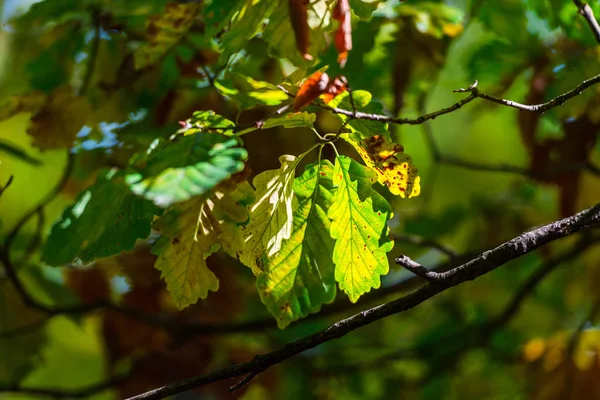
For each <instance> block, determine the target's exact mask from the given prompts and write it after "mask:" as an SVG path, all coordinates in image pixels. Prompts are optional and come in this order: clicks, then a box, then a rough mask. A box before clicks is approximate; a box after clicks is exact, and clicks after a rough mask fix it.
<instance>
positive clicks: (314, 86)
mask: <svg viewBox="0 0 600 400" xmlns="http://www.w3.org/2000/svg"><path fill="white" fill-rule="evenodd" d="M328 86H329V75H327V73H326V72H322V71H317V72H315V73H313V74H312V75H311V76H309V77H308V78H307V79H306V80H305V81H304V83H303V84H302V86H300V90H298V93H297V94H296V100H295V101H294V109H295V110H296V111H298V110H300V109H301V108H303V107H306V106H307V105H309V104H310V102H311V101H313V100H315V99H316V98H317V97H319V96H320V95H322V94H323V93H325V91H326V90H327V87H328Z"/></svg>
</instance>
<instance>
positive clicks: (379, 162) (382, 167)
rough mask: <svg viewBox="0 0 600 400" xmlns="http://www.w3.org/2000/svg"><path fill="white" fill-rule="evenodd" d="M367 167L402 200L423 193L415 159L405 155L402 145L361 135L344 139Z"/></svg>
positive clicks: (380, 136)
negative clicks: (361, 136) (361, 137)
mask: <svg viewBox="0 0 600 400" xmlns="http://www.w3.org/2000/svg"><path fill="white" fill-rule="evenodd" d="M342 137H343V138H344V139H345V140H346V141H348V143H350V144H351V145H352V146H354V148H355V149H356V151H358V154H360V156H361V157H362V159H363V160H364V162H365V164H366V165H367V166H368V167H369V168H372V169H374V170H375V171H377V180H378V181H379V183H381V184H383V185H386V186H387V187H388V189H389V190H390V192H392V193H393V194H395V195H400V196H401V197H407V194H408V198H411V197H415V196H418V195H419V194H420V193H421V185H420V181H421V178H420V177H419V176H418V170H417V167H415V166H414V165H413V162H412V158H411V157H410V156H409V155H408V154H406V153H404V147H402V145H401V144H398V143H394V142H392V141H391V139H390V138H389V137H388V136H384V135H375V136H371V137H367V138H365V139H360V138H358V135H352V136H350V135H347V134H346V135H342Z"/></svg>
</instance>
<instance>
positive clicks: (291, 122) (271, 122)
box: [237, 111, 317, 135]
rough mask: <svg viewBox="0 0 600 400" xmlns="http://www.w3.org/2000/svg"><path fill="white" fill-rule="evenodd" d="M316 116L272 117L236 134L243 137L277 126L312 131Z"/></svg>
mask: <svg viewBox="0 0 600 400" xmlns="http://www.w3.org/2000/svg"><path fill="white" fill-rule="evenodd" d="M316 119H317V116H316V115H315V114H312V113H307V112H305V111H303V112H298V113H289V114H285V115H282V116H280V117H272V118H269V119H267V120H266V121H264V122H262V123H260V124H257V125H255V126H253V127H251V128H247V129H244V130H243V131H240V132H238V133H237V135H244V134H246V133H249V132H252V131H255V130H257V129H269V128H275V127H277V126H283V127H284V128H311V129H314V126H313V124H314V122H315V121H316Z"/></svg>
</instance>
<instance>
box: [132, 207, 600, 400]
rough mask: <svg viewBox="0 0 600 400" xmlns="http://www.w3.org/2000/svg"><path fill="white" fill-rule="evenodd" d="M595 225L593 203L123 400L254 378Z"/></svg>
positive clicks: (598, 220) (597, 215)
mask: <svg viewBox="0 0 600 400" xmlns="http://www.w3.org/2000/svg"><path fill="white" fill-rule="evenodd" d="M599 225H600V204H597V205H595V206H593V207H591V208H589V209H587V210H585V211H582V212H580V213H578V214H575V215H573V216H571V217H568V218H565V219H562V220H559V221H556V222H553V223H551V224H548V225H545V226H542V227H540V228H537V229H535V230H532V231H530V232H526V233H524V234H522V235H520V236H518V237H516V238H514V239H512V240H510V241H508V242H506V243H504V244H502V245H500V246H498V247H496V248H494V249H492V250H489V251H486V252H484V253H482V254H480V255H479V256H478V257H476V258H474V259H472V260H471V261H469V262H467V263H465V264H463V265H461V266H459V267H457V268H454V269H452V270H450V271H447V272H444V273H441V274H440V279H439V280H438V281H436V283H434V284H432V283H430V284H427V285H426V286H423V287H422V288H420V289H418V290H417V291H415V292H413V293H411V294H409V295H406V296H404V297H401V298H399V299H396V300H393V301H391V302H388V303H385V304H382V305H380V306H377V307H373V308H371V309H368V310H365V311H362V312H360V313H358V314H356V315H354V316H352V317H350V318H347V319H344V320H341V321H339V322H336V323H335V324H333V325H331V326H330V327H329V328H327V329H324V330H322V331H320V332H317V333H314V334H312V335H309V336H306V337H304V338H301V339H298V340H296V341H293V342H290V343H287V344H285V345H284V346H282V347H281V348H279V349H277V350H274V351H272V352H270V353H267V354H259V355H256V356H255V357H254V358H253V359H252V360H251V361H249V362H247V363H244V364H236V365H232V366H230V367H227V368H224V369H222V370H219V371H215V372H212V373H209V374H206V375H200V376H196V377H192V378H189V379H186V380H183V381H180V382H177V383H174V384H171V385H167V386H163V387H160V388H157V389H154V390H151V391H148V392H146V393H142V394H140V395H137V396H133V397H130V398H129V400H142V399H146V400H148V399H154V400H156V399H163V398H165V397H167V396H171V395H174V394H177V393H181V392H184V391H186V390H189V389H193V388H197V387H200V386H203V385H207V384H209V383H213V382H217V381H221V380H225V379H229V378H236V377H240V376H244V375H248V374H252V375H257V374H259V373H261V372H263V371H265V370H266V369H268V368H270V367H272V366H273V365H276V364H279V363H281V362H283V361H285V360H287V359H288V358H290V357H293V356H295V355H297V354H300V353H302V352H303V351H306V350H308V349H311V348H314V347H316V346H318V345H320V344H323V343H325V342H328V341H331V340H334V339H339V338H341V337H343V336H345V335H347V334H348V333H350V332H352V331H354V330H356V329H358V328H360V327H363V326H365V325H368V324H371V323H373V322H375V321H377V320H380V319H382V318H385V317H388V316H390V315H394V314H399V313H402V312H405V311H407V310H410V309H412V308H414V307H416V306H418V305H419V304H421V303H423V302H424V301H426V300H428V299H430V298H432V297H434V296H436V295H438V294H439V293H442V292H444V291H445V290H447V289H449V288H451V287H453V286H457V285H459V284H461V283H463V282H466V281H469V280H474V279H476V278H478V277H479V276H482V275H485V274H487V273H489V272H491V271H493V270H494V269H496V268H498V267H500V266H502V265H504V264H506V263H507V262H509V261H511V260H514V259H516V258H518V257H520V256H522V255H524V254H526V253H529V252H531V251H533V250H535V249H537V248H539V247H541V246H543V245H545V244H547V243H550V242H552V241H554V240H557V239H560V238H563V237H566V236H569V235H572V234H574V233H576V232H579V231H582V230H585V229H589V228H591V227H598V226H599Z"/></svg>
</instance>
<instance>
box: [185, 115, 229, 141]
mask: <svg viewBox="0 0 600 400" xmlns="http://www.w3.org/2000/svg"><path fill="white" fill-rule="evenodd" d="M234 127H235V124H234V123H233V121H231V120H228V119H227V118H225V117H223V116H222V115H219V114H216V113H215V112H214V111H212V110H209V111H194V114H192V118H190V119H188V120H187V121H186V125H185V127H184V128H183V129H182V130H181V131H182V133H185V134H186V135H190V134H192V133H196V132H202V131H204V130H210V131H211V132H219V133H228V132H229V131H230V130H231V129H233V128H234Z"/></svg>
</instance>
